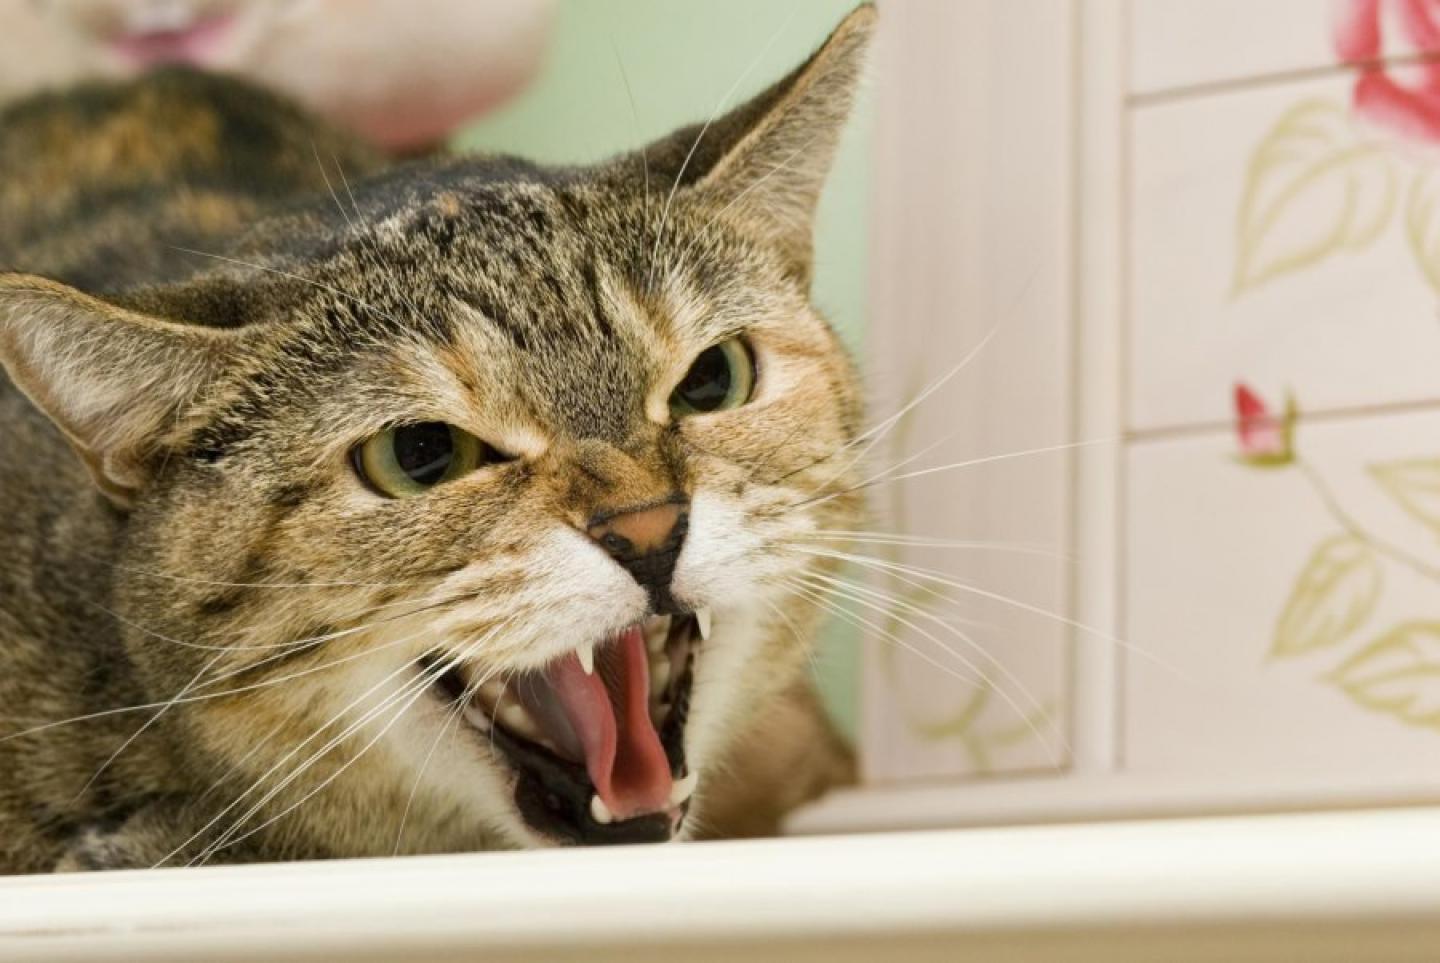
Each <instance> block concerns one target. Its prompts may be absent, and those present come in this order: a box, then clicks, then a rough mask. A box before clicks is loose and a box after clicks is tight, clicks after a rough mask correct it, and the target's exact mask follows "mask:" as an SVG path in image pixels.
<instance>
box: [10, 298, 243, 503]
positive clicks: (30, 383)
mask: <svg viewBox="0 0 1440 963" xmlns="http://www.w3.org/2000/svg"><path fill="white" fill-rule="evenodd" d="M237 341H238V335H237V333H236V332H235V331H232V330H217V329H212V328H202V327H192V326H189V325H184V324H178V323H175V322H173V321H167V320H162V319H160V318H155V317H151V316H150V315H146V314H140V313H137V312H134V311H130V310H126V309H125V308H121V307H118V306H116V305H113V304H110V303H109V302H107V301H102V300H100V299H99V298H94V297H90V296H89V295H86V294H82V293H80V292H79V291H76V290H74V289H73V288H69V287H66V286H65V285H63V284H57V283H56V282H54V281H49V280H46V279H44V278H39V277H34V276H31V275H25V274H0V365H3V366H4V369H5V372H6V374H8V375H9V376H10V380H11V381H12V382H13V383H14V384H15V386H16V387H17V388H19V389H20V390H21V391H23V392H24V393H25V395H26V396H27V397H28V398H29V399H30V400H31V401H32V402H33V403H34V404H35V406H36V407H38V408H39V409H40V410H41V411H42V412H44V414H45V415H46V416H47V417H48V418H49V419H50V420H51V421H52V422H54V423H55V425H56V426H57V427H58V428H59V429H60V431H61V432H63V433H64V435H65V437H66V438H67V439H68V440H69V442H70V444H71V445H72V446H73V447H74V448H75V450H76V452H77V453H78V454H79V455H80V457H81V459H82V460H83V461H84V462H85V465H86V467H88V468H89V469H90V473H91V475H92V476H94V478H95V482H96V484H97V485H98V486H99V487H100V490H101V491H102V492H104V493H105V495H107V496H108V497H109V498H110V499H111V500H112V501H114V502H116V503H117V504H119V505H121V506H122V507H124V506H128V505H129V504H131V503H132V502H133V500H134V497H135V495H136V493H137V492H138V491H139V490H140V489H141V488H142V487H143V486H144V484H145V481H146V478H147V475H148V466H149V464H150V462H151V460H152V459H153V458H154V457H155V456H156V455H157V454H158V453H159V452H160V451H162V450H163V448H164V443H165V439H166V437H167V435H169V434H170V433H171V432H173V431H174V430H175V428H176V426H177V423H178V422H179V421H181V420H182V417H183V414H184V412H185V409H186V407H187V406H188V405H189V404H190V403H191V402H192V401H193V400H194V398H195V397H196V395H197V394H198V393H199V392H200V390H201V389H202V388H203V387H204V386H205V385H206V384H208V383H209V382H210V381H211V380H212V379H213V378H215V377H216V376H217V375H218V374H219V372H220V370H221V369H222V368H223V366H224V365H225V364H226V363H227V362H228V361H229V360H230V359H231V358H232V357H233V356H234V351H235V347H236V343H237Z"/></svg>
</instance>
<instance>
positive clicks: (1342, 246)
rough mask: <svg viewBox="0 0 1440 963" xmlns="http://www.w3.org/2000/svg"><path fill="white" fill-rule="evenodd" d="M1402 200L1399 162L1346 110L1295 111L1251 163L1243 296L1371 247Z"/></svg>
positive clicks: (1241, 244)
mask: <svg viewBox="0 0 1440 963" xmlns="http://www.w3.org/2000/svg"><path fill="white" fill-rule="evenodd" d="M1396 193H1397V187H1396V173H1395V165H1394V162H1393V161H1392V159H1391V158H1390V157H1389V156H1388V155H1387V154H1386V153H1385V152H1384V150H1383V149H1382V148H1381V147H1379V146H1378V145H1377V144H1375V143H1373V142H1370V141H1367V140H1365V139H1364V138H1363V137H1362V135H1361V134H1360V133H1359V132H1358V131H1357V129H1356V127H1355V126H1354V124H1353V123H1352V122H1351V120H1350V117H1349V115H1348V113H1347V112H1346V111H1345V110H1344V109H1343V108H1341V107H1339V106H1337V105H1335V104H1331V103H1326V102H1324V101H1306V102H1305V103H1302V104H1299V105H1297V106H1295V107H1293V108H1291V110H1289V111H1288V112H1287V113H1286V114H1285V115H1284V116H1283V117H1281V118H1280V120H1279V122H1278V123H1277V124H1276V125H1275V127H1274V128H1273V129H1272V130H1271V131H1270V133H1269V134H1267V135H1266V137H1265V139H1264V140H1263V141H1262V142H1261V143H1260V146H1259V147H1258V148H1257V149H1256V151H1255V154H1254V155H1253V156H1252V157H1251V159H1250V168H1249V171H1248V173H1247V177H1246V183H1245V193H1244V196H1243V198H1242V200H1241V202H1240V215H1239V223H1238V226H1237V231H1236V234H1237V238H1236V240H1237V247H1236V258H1235V280H1234V287H1235V290H1236V292H1240V291H1244V290H1246V289H1248V288H1252V287H1254V286H1256V285H1258V284H1262V283H1264V282H1265V281H1268V280H1270V279H1271V278H1274V277H1276V276H1278V275H1281V274H1285V273H1288V272H1290V271H1294V270H1296V269H1298V268H1302V267H1306V266H1308V265H1311V264H1314V263H1316V262H1318V261H1321V260H1323V259H1324V258H1327V257H1329V256H1331V255H1333V254H1336V253H1339V252H1341V251H1347V250H1350V251H1353V250H1357V249H1359V248H1362V247H1364V246H1366V245H1367V244H1369V243H1370V242H1371V241H1373V240H1374V239H1375V238H1376V236H1377V235H1379V233H1380V231H1381V229H1383V228H1384V226H1385V224H1386V223H1387V222H1388V221H1389V220H1390V216H1391V214H1392V213H1393V212H1394V209H1395V202H1396Z"/></svg>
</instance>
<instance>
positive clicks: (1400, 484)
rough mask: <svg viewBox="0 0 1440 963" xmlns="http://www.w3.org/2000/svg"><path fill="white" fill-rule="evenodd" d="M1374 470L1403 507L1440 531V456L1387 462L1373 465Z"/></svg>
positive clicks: (1387, 491)
mask: <svg viewBox="0 0 1440 963" xmlns="http://www.w3.org/2000/svg"><path fill="white" fill-rule="evenodd" d="M1370 474H1371V475H1372V476H1373V477H1374V478H1375V480H1376V481H1377V482H1378V483H1379V484H1380V487H1381V488H1383V489H1385V491H1386V493H1387V494H1389V495H1390V497H1391V498H1393V499H1395V500H1396V501H1397V502H1399V503H1400V507H1401V508H1404V509H1405V510H1406V511H1407V512H1409V513H1410V514H1411V515H1413V516H1415V517H1416V518H1418V519H1419V520H1420V521H1422V522H1424V523H1425V524H1426V525H1429V526H1430V527H1431V528H1433V529H1435V530H1436V531H1437V532H1440V459H1435V458H1416V459H1411V460H1408V461H1392V462H1385V463H1383V464H1379V465H1371V466H1370Z"/></svg>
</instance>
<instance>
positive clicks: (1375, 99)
mask: <svg viewBox="0 0 1440 963" xmlns="http://www.w3.org/2000/svg"><path fill="white" fill-rule="evenodd" d="M1386 12H1388V13H1389V14H1390V16H1389V17H1385V16H1383V14H1384V13H1386ZM1387 28H1388V30H1387ZM1397 35H1398V36H1397ZM1437 50H1440V0H1390V2H1386V3H1382V2H1381V0H1349V2H1342V3H1338V4H1336V18H1335V51H1336V53H1337V54H1339V56H1340V58H1341V59H1342V60H1345V61H1347V62H1349V63H1352V64H1355V65H1356V66H1357V68H1358V76H1357V79H1356V82H1355V92H1354V108H1355V112H1356V113H1357V114H1359V115H1360V116H1361V117H1363V118H1364V119H1366V120H1368V121H1371V122H1373V123H1375V124H1376V125H1378V126H1379V127H1382V128H1385V129H1388V130H1389V131H1391V132H1392V133H1394V134H1396V135H1397V136H1399V137H1401V138H1402V139H1405V140H1410V141H1422V142H1431V143H1440V63H1434V62H1430V61H1421V62H1419V63H1415V64H1413V65H1407V66H1406V67H1405V68H1404V69H1403V70H1402V71H1395V70H1392V69H1391V68H1390V66H1389V65H1388V64H1386V63H1385V62H1384V59H1383V58H1385V57H1388V56H1393V55H1395V54H1407V53H1414V52H1417V51H1418V52H1422V53H1432V52H1435V51H1437Z"/></svg>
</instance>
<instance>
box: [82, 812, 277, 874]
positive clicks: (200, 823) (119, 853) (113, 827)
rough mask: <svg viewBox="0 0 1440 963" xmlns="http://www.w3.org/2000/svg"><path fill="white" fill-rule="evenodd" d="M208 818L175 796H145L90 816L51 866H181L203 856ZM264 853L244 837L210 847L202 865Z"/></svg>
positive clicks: (259, 856)
mask: <svg viewBox="0 0 1440 963" xmlns="http://www.w3.org/2000/svg"><path fill="white" fill-rule="evenodd" d="M207 821H208V820H206V819H204V818H202V816H201V814H200V813H199V812H197V811H195V810H194V809H193V808H192V807H187V806H186V805H185V804H184V803H183V802H180V801H178V800H172V799H162V800H157V801H154V802H150V803H147V804H145V805H144V806H142V807H141V808H139V809H137V810H135V811H134V812H133V813H131V814H130V815H128V816H127V817H125V818H124V819H121V820H111V821H104V822H95V823H92V824H90V825H88V826H85V827H83V828H82V829H80V830H78V831H77V832H76V833H75V835H74V836H73V837H72V838H71V840H70V842H69V844H68V845H67V846H66V848H65V850H64V852H63V853H62V855H61V857H60V859H59V860H58V861H57V862H56V864H55V867H54V871H55V872H57V873H73V872H84V871H90V870H98V869H149V868H151V867H154V866H162V865H163V866H185V865H187V864H189V863H190V861H191V860H192V859H196V858H197V857H201V856H203V855H204V850H205V848H206V843H207V841H208V840H209V839H211V838H213V834H212V833H207V832H206V829H205V827H206V822H207ZM216 831H218V829H217V830H216ZM264 858H265V856H264V854H263V853H262V852H261V851H260V849H259V847H258V846H257V845H254V844H252V842H251V841H250V840H245V841H243V842H240V843H237V844H236V845H233V846H227V847H225V848H224V849H221V850H219V851H217V852H215V853H214V854H213V855H210V856H208V857H206V858H205V859H204V862H205V863H206V865H213V864H216V863H249V862H256V861H259V860H262V859H264Z"/></svg>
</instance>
